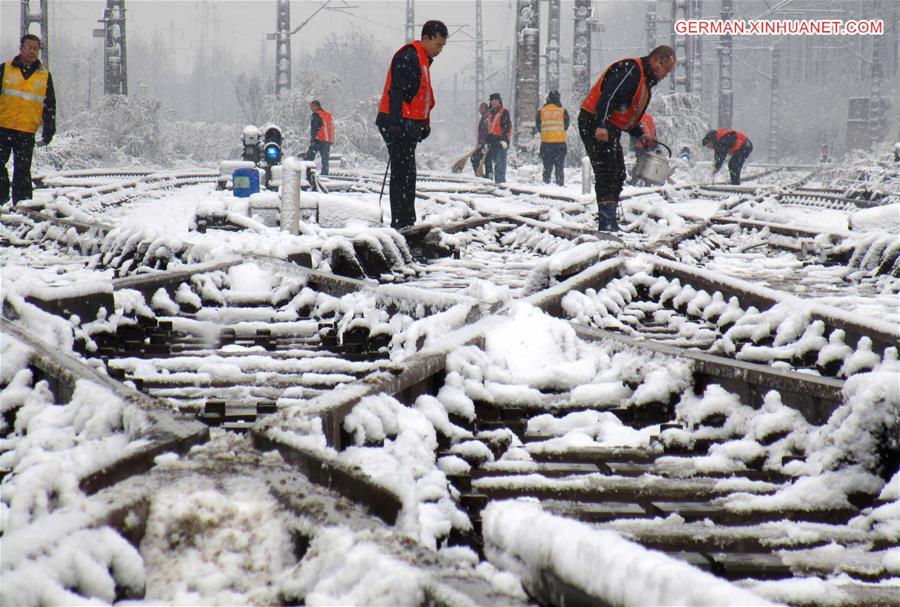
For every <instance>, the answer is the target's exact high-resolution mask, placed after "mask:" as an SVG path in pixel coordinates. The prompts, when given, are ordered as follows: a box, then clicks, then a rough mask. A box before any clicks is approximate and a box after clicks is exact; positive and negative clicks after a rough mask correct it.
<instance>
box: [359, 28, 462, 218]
mask: <svg viewBox="0 0 900 607" xmlns="http://www.w3.org/2000/svg"><path fill="white" fill-rule="evenodd" d="M447 36H448V32H447V26H446V25H444V24H443V23H442V22H441V21H426V22H425V25H423V26H422V38H421V40H413V41H412V42H410V43H409V44H406V45H404V46H403V47H401V48H400V50H398V51H397V52H396V53H394V58H393V59H392V60H391V67H390V68H389V69H388V73H387V78H386V80H385V83H384V91H383V92H382V93H381V101H380V103H379V104H378V117H377V118H376V119H375V124H376V125H378V130H379V132H380V133H381V137H382V138H383V139H384V142H385V143H386V144H387V148H388V154H389V155H390V161H389V167H390V170H391V185H390V190H389V192H390V200H391V227H392V228H395V229H398V230H399V229H401V228H407V227H409V226H412V225H414V224H415V223H416V207H415V200H416V145H417V144H418V143H419V142H420V141H423V140H425V139H426V138H427V137H428V135H429V134H431V125H430V117H431V109H432V108H433V107H434V91H433V90H432V88H431V63H432V61H434V58H435V57H437V56H438V55H439V54H440V53H441V51H442V50H444V45H445V44H447Z"/></svg>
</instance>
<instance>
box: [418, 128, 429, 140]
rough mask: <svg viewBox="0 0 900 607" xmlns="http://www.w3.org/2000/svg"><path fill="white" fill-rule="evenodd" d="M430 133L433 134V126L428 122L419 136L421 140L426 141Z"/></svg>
mask: <svg viewBox="0 0 900 607" xmlns="http://www.w3.org/2000/svg"><path fill="white" fill-rule="evenodd" d="M429 135H431V127H430V126H428V125H427V124H426V125H425V126H423V127H422V134H421V135H420V136H419V141H425V140H426V139H428V136H429Z"/></svg>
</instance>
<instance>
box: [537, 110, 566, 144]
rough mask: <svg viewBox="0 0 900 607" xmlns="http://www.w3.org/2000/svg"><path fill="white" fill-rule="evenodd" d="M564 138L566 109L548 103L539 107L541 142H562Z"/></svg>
mask: <svg viewBox="0 0 900 607" xmlns="http://www.w3.org/2000/svg"><path fill="white" fill-rule="evenodd" d="M565 140H566V111H565V110H564V109H562V108H561V107H559V106H558V105H556V104H553V103H548V104H547V105H545V106H544V107H542V108H541V142H542V143H563V142H564V141H565Z"/></svg>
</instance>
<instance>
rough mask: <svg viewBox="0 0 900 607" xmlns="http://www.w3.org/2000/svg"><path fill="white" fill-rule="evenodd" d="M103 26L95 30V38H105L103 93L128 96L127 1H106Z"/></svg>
mask: <svg viewBox="0 0 900 607" xmlns="http://www.w3.org/2000/svg"><path fill="white" fill-rule="evenodd" d="M98 22H99V23H102V24H103V27H102V28H100V29H95V30H94V37H95V38H103V93H104V94H106V95H127V94H128V56H127V54H126V45H125V0H106V8H105V9H104V10H103V19H99V20H98Z"/></svg>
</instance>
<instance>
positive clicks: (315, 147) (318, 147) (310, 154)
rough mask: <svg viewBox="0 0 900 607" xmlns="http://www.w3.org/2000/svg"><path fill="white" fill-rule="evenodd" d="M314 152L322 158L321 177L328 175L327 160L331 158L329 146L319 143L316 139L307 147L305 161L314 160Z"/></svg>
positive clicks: (322, 142) (326, 143)
mask: <svg viewBox="0 0 900 607" xmlns="http://www.w3.org/2000/svg"><path fill="white" fill-rule="evenodd" d="M316 152H318V153H319V155H320V156H321V157H322V172H321V174H322V175H327V174H328V159H329V158H330V157H331V144H330V143H328V142H327V141H319V140H318V139H316V140H315V141H313V142H312V143H311V144H310V145H309V149H308V150H307V151H306V159H307V160H315V159H316Z"/></svg>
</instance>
